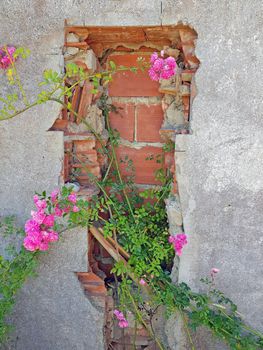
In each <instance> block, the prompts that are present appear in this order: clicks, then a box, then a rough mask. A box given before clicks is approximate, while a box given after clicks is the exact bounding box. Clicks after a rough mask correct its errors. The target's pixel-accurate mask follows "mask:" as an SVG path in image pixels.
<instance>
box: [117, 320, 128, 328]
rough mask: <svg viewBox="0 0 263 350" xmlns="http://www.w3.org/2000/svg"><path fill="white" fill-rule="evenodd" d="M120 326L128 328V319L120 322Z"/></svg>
mask: <svg viewBox="0 0 263 350" xmlns="http://www.w3.org/2000/svg"><path fill="white" fill-rule="evenodd" d="M118 325H119V327H120V328H127V327H128V326H129V323H128V321H127V320H126V319H123V320H121V321H119V322H118Z"/></svg>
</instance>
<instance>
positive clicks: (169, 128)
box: [51, 24, 200, 350]
mask: <svg viewBox="0 0 263 350" xmlns="http://www.w3.org/2000/svg"><path fill="white" fill-rule="evenodd" d="M196 39H197V33H196V32H195V30H194V29H192V28H191V27H189V26H186V25H183V24H178V25H170V26H147V27H81V26H79V27H76V26H74V27H73V26H67V25H66V27H65V46H64V58H65V63H68V62H74V63H76V64H78V65H79V66H81V67H83V68H84V70H87V71H89V72H99V71H100V70H103V69H105V68H107V66H108V65H109V61H114V62H115V63H116V64H117V65H124V66H130V67H132V66H134V65H136V62H137V59H138V57H143V58H144V59H145V60H146V61H147V60H148V61H149V59H150V55H151V54H152V53H153V52H155V51H158V52H160V51H161V50H164V52H165V54H166V55H168V56H173V57H174V58H175V59H176V62H177V66H178V69H177V74H176V76H174V77H172V78H171V79H169V80H167V81H164V80H163V81H161V82H160V83H159V82H154V81H151V80H150V79H149V77H148V72H147V71H144V72H138V73H137V74H134V73H133V72H131V71H125V72H118V73H116V74H115V76H114V79H113V81H112V82H111V83H110V84H109V86H106V87H105V86H101V87H100V90H99V92H98V93H97V94H96V95H93V94H92V93H91V89H92V88H93V86H92V84H91V82H90V81H85V82H84V84H83V85H82V86H79V85H77V86H76V87H75V88H74V90H73V94H72V96H71V97H70V98H69V99H68V100H65V103H68V102H69V103H70V104H71V106H72V108H73V109H74V111H75V112H76V113H77V114H78V117H76V116H75V115H74V113H72V112H71V113H70V112H68V111H66V110H62V111H61V115H60V116H59V118H58V119H57V120H56V121H55V123H54V125H53V126H52V128H51V130H59V131H63V132H64V150H65V154H64V165H63V169H62V174H61V181H62V182H66V183H71V184H73V185H74V186H75V188H76V189H77V190H78V195H79V196H85V198H89V197H91V196H92V195H93V194H97V193H98V189H97V188H96V187H95V186H94V185H93V184H92V182H91V181H90V177H89V176H88V175H87V172H89V173H91V174H93V175H94V176H96V177H97V178H99V179H100V178H101V177H102V176H103V174H104V172H105V171H106V169H107V165H108V164H107V159H106V158H105V157H102V156H101V154H100V152H99V147H100V146H99V144H98V142H97V141H96V139H95V137H94V136H93V134H92V133H91V132H90V131H89V130H87V127H86V125H85V124H84V123H83V121H85V120H86V121H88V123H89V124H91V125H92V127H93V128H94V129H95V130H96V132H97V133H99V134H100V135H101V138H102V139H103V140H104V142H105V145H107V142H108V133H107V128H106V127H105V121H104V118H103V106H102V104H101V97H102V96H103V95H106V96H107V100H108V101H109V103H110V104H112V105H113V106H114V107H115V109H114V110H113V111H112V112H111V113H110V123H111V127H112V128H114V129H116V130H117V131H118V132H119V134H120V138H121V141H120V145H119V147H118V149H117V156H118V160H119V163H120V168H121V171H122V173H123V174H124V175H129V171H128V170H127V166H126V164H125V159H126V157H128V159H131V160H132V162H133V165H134V168H135V178H134V180H135V184H136V186H138V187H139V188H140V189H142V190H143V189H145V188H149V187H154V186H158V185H159V184H160V182H159V181H158V178H157V179H156V176H154V174H155V173H156V171H158V169H159V167H160V166H159V165H158V163H156V161H155V158H156V157H158V155H159V154H162V155H163V159H164V162H163V164H162V167H163V170H164V172H170V173H172V174H173V178H174V184H173V188H172V191H171V198H170V199H169V200H168V201H167V212H168V219H169V223H170V230H171V232H176V231H178V232H182V230H183V222H182V215H181V211H180V202H179V197H178V193H177V183H176V176H175V160H174V150H173V149H172V150H167V149H166V150H164V147H163V146H164V144H165V143H166V142H167V141H169V142H172V143H173V142H174V141H175V137H176V135H177V134H188V133H190V132H191V128H190V122H191V108H192V104H193V99H194V97H195V95H196V87H195V79H194V75H195V73H196V71H197V69H198V67H199V64H200V62H199V60H198V58H197V57H196V56H195V43H196ZM73 83H74V82H72V81H67V82H66V84H68V86H70V85H71V84H73ZM145 159H148V162H146V163H145V162H144V160H145ZM83 163H85V169H84V168H83V165H82V164H83ZM105 219H107V216H105ZM88 235H89V236H88V249H89V251H88V261H89V264H88V266H87V271H86V272H77V276H78V278H79V281H80V282H81V283H82V286H83V289H84V290H85V293H86V294H87V296H88V297H89V300H90V301H91V302H92V303H93V304H94V305H95V306H96V307H99V308H100V309H101V308H102V309H103V310H104V312H105V329H104V335H105V349H126V350H127V349H130V348H132V349H134V347H132V344H133V341H134V340H133V337H134V332H135V330H134V329H132V328H131V329H128V330H122V331H120V330H119V329H118V327H116V325H115V323H114V321H113V309H114V303H115V300H114V296H115V290H114V287H112V282H114V276H113V275H112V273H111V268H112V266H113V264H114V258H113V256H112V255H111V254H110V253H109V251H110V248H109V247H110V246H111V245H112V242H110V241H107V242H105V241H100V238H99V239H98V236H97V237H96V235H95V236H94V234H93V233H92V232H89V233H88ZM136 337H137V338H136V341H135V345H136V349H138V350H140V349H148V350H150V349H155V344H154V343H153V342H152V341H151V339H150V337H149V334H147V332H145V330H144V329H141V330H139V332H138V334H137V336H136Z"/></svg>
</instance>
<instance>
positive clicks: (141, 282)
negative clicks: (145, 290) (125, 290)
mask: <svg viewBox="0 0 263 350" xmlns="http://www.w3.org/2000/svg"><path fill="white" fill-rule="evenodd" d="M139 283H140V285H141V286H145V285H146V284H147V283H146V282H145V280H144V279H143V278H141V279H140V281H139Z"/></svg>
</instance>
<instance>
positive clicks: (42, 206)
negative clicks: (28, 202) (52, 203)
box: [33, 195, 47, 210]
mask: <svg viewBox="0 0 263 350" xmlns="http://www.w3.org/2000/svg"><path fill="white" fill-rule="evenodd" d="M33 198H34V203H35V205H36V207H37V209H38V210H44V209H46V207H47V202H46V200H45V199H42V200H41V199H39V198H38V195H34V197H33Z"/></svg>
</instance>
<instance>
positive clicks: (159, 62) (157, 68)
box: [152, 58, 164, 72]
mask: <svg viewBox="0 0 263 350" xmlns="http://www.w3.org/2000/svg"><path fill="white" fill-rule="evenodd" d="M163 65H164V60H163V59H162V58H157V60H156V61H155V62H154V64H153V65H152V68H153V70H154V71H155V72H159V71H160V70H161V69H162V68H163Z"/></svg>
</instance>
